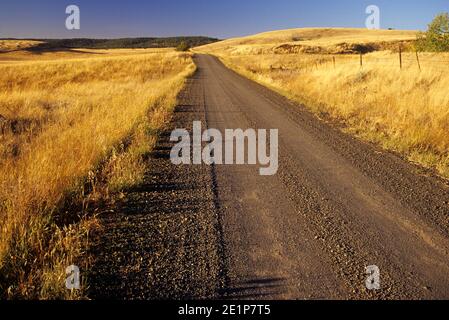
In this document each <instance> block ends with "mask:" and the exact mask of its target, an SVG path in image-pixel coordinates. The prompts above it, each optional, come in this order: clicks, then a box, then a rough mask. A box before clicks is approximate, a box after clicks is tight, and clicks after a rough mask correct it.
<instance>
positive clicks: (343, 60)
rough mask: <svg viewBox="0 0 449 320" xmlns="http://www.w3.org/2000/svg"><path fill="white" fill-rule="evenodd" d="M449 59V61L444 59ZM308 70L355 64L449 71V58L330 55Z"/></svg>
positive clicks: (311, 65)
mask: <svg viewBox="0 0 449 320" xmlns="http://www.w3.org/2000/svg"><path fill="white" fill-rule="evenodd" d="M446 57H447V60H445V59H444V58H446ZM311 62H312V64H310V63H309V64H308V66H307V68H306V69H310V68H312V69H313V68H317V69H318V68H320V67H329V66H331V67H334V68H337V67H338V66H339V65H342V64H344V65H348V64H354V66H357V67H359V68H362V69H363V68H365V67H370V66H373V65H374V66H376V67H387V68H396V69H398V70H402V69H410V68H416V69H417V70H419V71H423V70H426V69H432V70H435V69H439V70H441V69H443V70H446V69H448V70H449V56H436V55H435V57H430V56H429V55H428V54H423V53H420V52H406V53H403V52H401V51H399V53H397V54H392V55H391V56H389V57H376V56H373V55H370V54H362V53H360V54H359V55H329V56H327V57H323V56H321V57H319V58H317V59H315V61H311Z"/></svg>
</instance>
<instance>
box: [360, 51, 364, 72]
mask: <svg viewBox="0 0 449 320" xmlns="http://www.w3.org/2000/svg"><path fill="white" fill-rule="evenodd" d="M360 68H363V52H362V51H360Z"/></svg>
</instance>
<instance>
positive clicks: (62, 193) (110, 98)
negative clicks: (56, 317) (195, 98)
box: [0, 51, 195, 299]
mask: <svg viewBox="0 0 449 320" xmlns="http://www.w3.org/2000/svg"><path fill="white" fill-rule="evenodd" d="M122 53H123V52H122ZM55 55H56V53H55ZM66 55H67V53H63V54H62V57H61V56H55V57H53V58H54V59H52V60H48V59H44V60H43V59H42V57H39V56H37V57H36V59H34V60H33V59H32V58H31V57H28V58H29V59H28V58H27V59H26V61H22V62H17V61H16V62H14V63H9V62H6V63H4V64H1V65H0V230H1V232H0V296H1V297H6V298H40V299H48V298H82V297H83V291H78V292H70V291H68V290H66V289H65V277H66V274H65V269H66V268H67V267H68V266H70V265H72V264H75V265H78V266H79V267H81V268H83V267H86V263H88V261H87V260H86V257H85V256H84V251H85V249H86V246H87V245H88V239H89V233H90V231H91V230H92V228H95V227H97V223H96V220H95V216H94V215H92V209H91V207H95V203H97V202H98V201H104V200H105V199H107V198H108V197H109V195H110V194H111V193H113V192H119V191H120V190H121V189H123V188H124V187H128V186H131V185H133V184H135V183H138V182H139V181H140V180H141V179H142V175H143V171H144V169H145V167H144V163H143V159H142V156H143V155H144V154H146V153H148V152H150V151H151V148H152V146H153V145H154V143H155V140H156V137H157V132H158V131H159V130H160V129H161V127H163V126H164V124H165V123H166V122H167V119H168V118H169V117H170V111H171V110H172V107H173V106H174V105H175V101H176V96H177V93H178V92H179V91H180V89H181V88H182V86H183V84H184V80H185V78H186V77H187V76H188V75H189V74H191V73H192V72H193V70H194V69H195V66H194V64H193V62H192V60H191V57H190V55H189V54H185V53H176V52H172V51H167V52H162V53H161V52H149V51H136V52H134V53H133V54H132V53H131V52H127V53H126V54H124V55H120V54H117V52H109V53H105V52H103V53H101V54H93V53H92V54H91V55H90V56H89V55H88V54H87V53H85V55H83V56H81V57H79V56H78V54H77V53H74V54H73V53H72V55H73V56H72V58H73V59H67V58H68V57H67V56H66ZM19 59H20V58H19ZM93 213H94V212H93Z"/></svg>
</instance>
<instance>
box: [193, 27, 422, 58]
mask: <svg viewBox="0 0 449 320" xmlns="http://www.w3.org/2000/svg"><path fill="white" fill-rule="evenodd" d="M415 39H416V31H400V30H367V29H354V28H302V29H289V30H279V31H271V32H265V33H261V34H256V35H252V36H248V37H243V38H235V39H228V40H225V41H221V42H215V43H212V44H209V45H205V46H202V47H199V48H197V50H198V51H207V52H209V53H217V54H225V53H226V54H228V55H246V54H270V53H273V51H275V50H276V48H278V47H279V46H280V45H284V46H285V45H287V46H298V47H303V48H306V49H307V50H310V51H331V52H336V53H338V52H339V50H342V48H345V47H347V46H351V45H355V44H375V43H380V44H382V43H391V42H399V41H411V40H415ZM303 50H304V49H303Z"/></svg>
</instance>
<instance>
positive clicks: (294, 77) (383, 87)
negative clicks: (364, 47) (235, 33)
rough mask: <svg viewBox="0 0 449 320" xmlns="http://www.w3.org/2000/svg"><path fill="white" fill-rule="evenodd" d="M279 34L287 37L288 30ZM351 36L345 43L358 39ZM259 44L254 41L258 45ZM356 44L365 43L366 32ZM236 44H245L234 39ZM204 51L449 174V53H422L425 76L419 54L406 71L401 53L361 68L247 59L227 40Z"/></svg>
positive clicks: (377, 56)
mask: <svg viewBox="0 0 449 320" xmlns="http://www.w3.org/2000/svg"><path fill="white" fill-rule="evenodd" d="M365 32H367V39H365V41H371V40H372V38H371V37H372V32H371V31H365ZM388 32H389V31H384V32H383V33H388ZM336 33H337V34H339V33H340V30H337V31H336ZM273 34H274V35H275V36H276V37H277V38H282V37H280V34H281V35H282V32H281V33H280V34H279V33H277V32H275V33H273ZM273 34H271V35H273ZM291 34H292V31H288V32H287V33H286V35H285V37H284V38H282V39H283V40H287V41H290V40H289V39H290V37H291ZM346 36H347V37H348V38H347V39H346V40H345V41H349V40H351V39H350V38H349V36H348V35H346ZM398 36H401V32H398ZM404 36H405V35H404ZM267 38H268V39H270V41H272V38H270V33H267V34H266V35H265V36H263V37H262V39H267ZM257 39H258V37H257V36H256V37H254V38H253V40H251V41H254V43H255V44H254V46H255V47H258V46H259V45H258V44H257V43H258V42H257ZM353 39H355V41H360V39H363V37H362V33H361V32H360V33H357V35H356V36H354V38H353ZM264 41H265V40H264ZM317 41H322V40H321V38H318V40H317ZM338 41H341V39H340V35H339V36H338ZM234 42H236V43H240V40H235V41H234V40H228V43H234ZM331 42H332V41H331ZM278 45H279V43H276V46H278ZM245 46H247V45H245ZM268 46H271V48H273V44H271V45H268ZM250 47H251V46H250ZM197 50H198V49H197ZM199 50H200V51H202V52H209V53H212V54H215V55H217V56H219V57H220V58H221V59H222V60H223V61H224V62H225V63H226V64H227V65H228V66H229V67H231V68H233V69H235V70H236V71H238V72H240V73H241V74H243V75H245V76H247V77H249V78H251V79H253V80H256V81H258V82H260V83H261V84H264V85H267V86H269V87H271V88H272V89H274V90H276V91H278V92H280V93H281V94H284V95H285V96H287V97H289V98H291V99H293V100H296V101H298V102H301V103H304V104H305V105H306V106H307V107H309V108H310V109H311V110H312V111H314V112H315V113H317V114H318V115H321V116H330V117H332V118H334V119H338V120H340V121H342V122H344V123H345V124H346V128H347V130H348V131H350V132H352V133H354V134H356V135H358V136H359V137H362V138H364V139H366V140H369V141H374V142H376V143H379V144H380V145H382V146H384V147H385V148H387V149H389V150H395V151H398V152H400V153H402V154H404V155H407V156H408V157H409V159H410V160H412V161H415V162H418V163H420V164H422V165H425V166H427V167H432V168H436V169H437V170H438V172H440V173H441V174H442V175H443V176H446V177H449V91H448V90H447V88H449V54H430V53H426V54H424V53H421V54H420V59H421V66H422V71H421V72H420V71H419V68H418V63H417V60H416V55H415V53H404V55H403V69H402V70H400V68H399V58H398V54H397V53H393V52H391V51H381V52H373V53H370V54H367V55H364V57H363V60H364V66H363V68H360V58H359V56H358V55H334V56H333V55H328V54H273V53H272V52H273V51H270V50H266V51H263V52H261V51H258V49H256V50H255V51H251V49H248V48H246V49H245V50H246V54H245V55H242V52H241V51H238V50H236V49H235V47H234V48H230V47H229V46H228V45H227V44H225V43H222V44H220V43H216V44H212V45H209V46H205V47H202V48H200V49H199ZM251 52H257V53H258V54H251ZM333 57H335V58H336V65H335V67H334V64H333Z"/></svg>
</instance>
